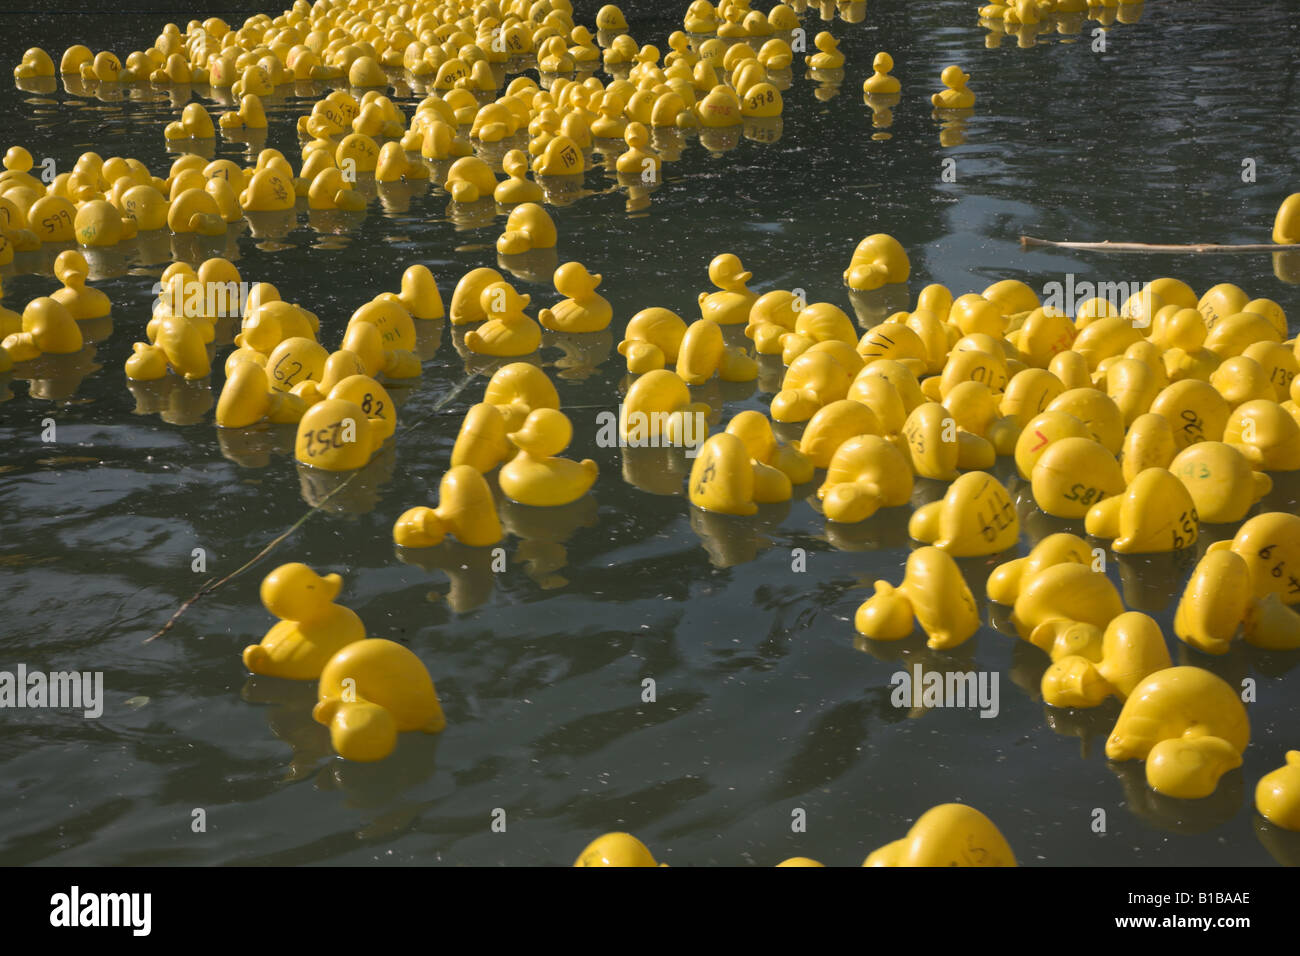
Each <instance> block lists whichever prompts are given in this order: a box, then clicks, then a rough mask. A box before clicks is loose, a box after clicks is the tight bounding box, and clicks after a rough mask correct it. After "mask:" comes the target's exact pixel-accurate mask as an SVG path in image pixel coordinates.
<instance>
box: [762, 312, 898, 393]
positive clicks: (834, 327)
mask: <svg viewBox="0 0 1300 956" xmlns="http://www.w3.org/2000/svg"><path fill="white" fill-rule="evenodd" d="M822 342H839V343H842V344H844V345H848V346H852V347H854V351H855V352H857V353H858V354H857V357H855V358H854V359H853V360H851V361H850V362H849V364H848V365H847V366H846V368H849V370H850V371H851V372H852V373H853V374H855V375H856V374H857V373H858V371H860V367H859V366H858V364H857V363H859V362H862V363H864V364H865V363H866V362H867V361H869V360H871V359H874V358H879V357H881V356H876V355H866V354H863V353H862V352H861V347H860V343H859V341H858V330H857V328H856V327H855V326H854V324H853V320H852V319H850V318H849V317H848V316H847V315H845V314H844V310H843V309H840V308H839V307H838V306H835V305H832V304H831V303H829V302H814V303H812V304H811V305H808V306H805V307H804V308H802V309H800V310H799V314H798V316H797V317H796V318H795V323H794V331H793V332H791V333H789V334H786V335H783V336H782V337H781V361H782V362H783V363H784V364H786V365H789V364H791V363H792V362H793V361H794V360H795V359H796V358H798V357H799V356H800V355H802V354H803V353H804V352H806V351H808V350H809V349H811V348H812V347H813V346H815V345H818V344H820V343H822ZM837 351H839V352H840V353H841V354H842V350H837Z"/></svg>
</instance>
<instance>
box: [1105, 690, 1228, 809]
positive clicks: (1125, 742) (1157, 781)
mask: <svg viewBox="0 0 1300 956" xmlns="http://www.w3.org/2000/svg"><path fill="white" fill-rule="evenodd" d="M1249 742H1250V719H1249V718H1248V717H1247V716H1246V708H1245V707H1244V706H1243V705H1242V702H1241V698H1240V697H1239V696H1238V694H1237V691H1236V690H1234V689H1233V688H1232V686H1231V685H1229V684H1228V683H1227V682H1226V681H1224V680H1223V679H1222V678H1220V677H1217V676H1216V675H1214V674H1211V673H1210V672H1209V671H1207V670H1202V669H1201V668H1199V667H1168V668H1165V669H1164V670H1159V671H1156V672H1155V673H1154V674H1152V675H1150V676H1149V677H1147V678H1146V679H1145V680H1143V681H1142V682H1141V683H1140V684H1138V685H1137V686H1136V687H1135V688H1134V689H1133V691H1132V693H1131V694H1130V695H1129V697H1128V699H1127V700H1126V701H1125V702H1124V708H1123V710H1121V711H1120V715H1119V719H1118V720H1117V721H1116V722H1115V729H1114V730H1113V731H1112V732H1111V735H1110V737H1109V738H1108V739H1107V741H1106V756H1107V758H1109V759H1110V760H1135V759H1136V760H1145V761H1146V778H1147V784H1148V786H1150V787H1151V789H1152V790H1155V791H1156V792H1157V793H1162V794H1165V795H1166V796H1170V797H1175V798H1177V799H1182V800H1194V799H1199V798H1201V797H1208V796H1209V795H1210V794H1212V793H1213V792H1214V790H1215V787H1216V786H1217V785H1218V782H1219V778H1220V777H1221V776H1222V775H1223V774H1224V773H1226V772H1227V771H1229V770H1232V769H1234V768H1235V767H1239V766H1241V753H1242V751H1243V750H1245V749H1246V745H1247V744H1248V743H1249Z"/></svg>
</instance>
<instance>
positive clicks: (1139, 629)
mask: <svg viewBox="0 0 1300 956" xmlns="http://www.w3.org/2000/svg"><path fill="white" fill-rule="evenodd" d="M1171 666H1173V662H1172V661H1171V660H1170V658H1169V648H1168V647H1166V646H1165V639H1164V635H1162V634H1161V633H1160V625H1159V624H1157V623H1156V622H1155V621H1154V620H1153V619H1152V618H1150V617H1148V616H1147V615H1145V614H1141V613H1139V612H1137V611H1129V612H1127V613H1124V614H1120V615H1118V616H1117V617H1115V618H1113V619H1112V620H1111V622H1110V623H1109V624H1107V625H1106V630H1105V632H1104V634H1103V636H1102V643H1101V651H1100V655H1099V657H1097V658H1096V659H1091V658H1089V657H1087V656H1084V655H1081V654H1068V655H1064V656H1060V657H1054V658H1053V662H1052V666H1051V667H1049V668H1048V669H1047V670H1046V672H1044V674H1043V679H1042V682H1041V688H1042V693H1043V700H1044V701H1045V702H1046V703H1047V704H1049V705H1050V706H1052V707H1096V706H1098V705H1099V704H1101V702H1102V701H1104V700H1105V699H1106V698H1108V697H1118V698H1119V699H1120V700H1125V699H1127V697H1128V695H1129V694H1130V693H1132V691H1133V689H1134V688H1135V687H1136V686H1137V685H1138V684H1139V683H1141V682H1142V681H1143V680H1145V679H1146V678H1147V677H1149V676H1150V675H1151V674H1153V673H1155V672H1156V671H1159V670H1163V669H1165V668H1167V667H1171Z"/></svg>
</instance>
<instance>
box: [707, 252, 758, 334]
mask: <svg viewBox="0 0 1300 956" xmlns="http://www.w3.org/2000/svg"><path fill="white" fill-rule="evenodd" d="M752 278H753V273H751V272H746V271H745V268H744V266H742V265H741V264H740V259H739V258H737V257H736V256H735V255H733V254H731V253H730V252H724V253H722V254H721V255H718V256H715V257H714V258H713V261H712V262H710V263H709V281H711V282H712V283H713V284H714V285H716V286H717V287H718V288H719V289H720V290H721V291H719V292H707V293H706V292H701V293H700V296H699V305H700V317H701V318H705V319H712V320H713V321H714V322H717V323H718V324H719V325H739V324H740V323H742V322H747V321H748V319H749V310H750V309H751V308H752V307H753V305H754V303H755V302H756V301H757V300H758V295H757V294H756V293H753V292H751V291H749V289H748V287H747V286H746V283H747V282H748V281H749V280H750V279H752Z"/></svg>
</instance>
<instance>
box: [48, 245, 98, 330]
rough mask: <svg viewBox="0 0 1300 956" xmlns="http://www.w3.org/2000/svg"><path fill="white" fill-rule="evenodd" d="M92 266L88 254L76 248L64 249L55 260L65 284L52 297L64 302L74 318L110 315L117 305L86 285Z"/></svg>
mask: <svg viewBox="0 0 1300 956" xmlns="http://www.w3.org/2000/svg"><path fill="white" fill-rule="evenodd" d="M89 274H90V266H89V265H87V264H86V257H85V256H83V255H82V254H81V253H80V252H78V251H77V250H75V249H67V250H64V251H63V252H60V253H59V255H58V256H57V257H56V258H55V260H54V276H55V278H57V279H58V280H59V281H60V282H62V283H63V288H62V289H56V290H55V291H54V292H52V293H51V294H50V298H52V299H55V300H56V301H58V302H62V303H63V304H64V305H65V306H66V307H67V309H68V311H69V312H71V313H72V317H73V318H74V319H77V320H80V321H84V320H86V319H98V318H100V317H102V316H105V315H108V314H109V313H110V312H111V311H112V308H113V304H112V303H111V302H109V300H108V296H106V295H105V294H104V293H103V292H101V291H99V290H98V289H92V288H89V287H87V285H86V277H87V276H88V275H89Z"/></svg>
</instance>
